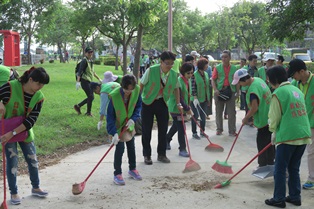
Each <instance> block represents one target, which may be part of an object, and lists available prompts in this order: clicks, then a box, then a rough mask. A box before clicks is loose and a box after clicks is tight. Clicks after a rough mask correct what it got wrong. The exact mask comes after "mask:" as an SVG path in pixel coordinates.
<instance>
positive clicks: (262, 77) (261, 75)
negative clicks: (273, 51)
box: [258, 66, 266, 82]
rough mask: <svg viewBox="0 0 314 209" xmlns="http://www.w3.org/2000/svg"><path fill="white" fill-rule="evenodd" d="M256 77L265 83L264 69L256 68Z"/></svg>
mask: <svg viewBox="0 0 314 209" xmlns="http://www.w3.org/2000/svg"><path fill="white" fill-rule="evenodd" d="M258 77H259V78H261V79H263V81H265V82H266V69H265V67H264V66H263V67H260V68H258Z"/></svg>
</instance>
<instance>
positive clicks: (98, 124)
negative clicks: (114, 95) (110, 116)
mask: <svg viewBox="0 0 314 209" xmlns="http://www.w3.org/2000/svg"><path fill="white" fill-rule="evenodd" d="M102 123H103V121H102V120H101V121H99V122H98V123H97V130H98V131H99V130H100V129H101V127H102Z"/></svg>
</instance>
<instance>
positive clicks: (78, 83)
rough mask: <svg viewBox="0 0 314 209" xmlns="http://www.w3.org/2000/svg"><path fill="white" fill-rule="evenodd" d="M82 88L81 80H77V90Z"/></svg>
mask: <svg viewBox="0 0 314 209" xmlns="http://www.w3.org/2000/svg"><path fill="white" fill-rule="evenodd" d="M80 88H81V82H76V90H79V89H80Z"/></svg>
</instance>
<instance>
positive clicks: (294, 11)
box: [266, 0, 314, 41]
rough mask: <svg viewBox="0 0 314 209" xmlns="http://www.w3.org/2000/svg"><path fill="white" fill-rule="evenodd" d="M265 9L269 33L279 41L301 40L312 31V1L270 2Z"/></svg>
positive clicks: (284, 0)
mask: <svg viewBox="0 0 314 209" xmlns="http://www.w3.org/2000/svg"><path fill="white" fill-rule="evenodd" d="M266 9H267V12H268V14H269V15H270V22H271V27H269V31H270V32H271V34H272V37H274V38H276V39H278V40H280V41H283V40H284V39H285V38H287V39H288V40H298V39H303V38H304V37H305V32H306V31H307V30H313V29H314V12H313V11H314V1H313V0H270V1H269V2H268V4H267V6H266Z"/></svg>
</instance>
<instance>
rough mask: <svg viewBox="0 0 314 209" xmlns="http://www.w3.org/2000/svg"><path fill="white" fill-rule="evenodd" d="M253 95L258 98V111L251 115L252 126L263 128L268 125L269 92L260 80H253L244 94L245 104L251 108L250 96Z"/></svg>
mask: <svg viewBox="0 0 314 209" xmlns="http://www.w3.org/2000/svg"><path fill="white" fill-rule="evenodd" d="M251 94H255V95H256V96H257V97H258V102H259V104H258V110H257V112H256V113H255V114H254V115H253V118H254V126H255V127H256V128H263V127H265V126H266V125H267V124H268V112H269V106H270V100H271V92H270V89H269V88H268V86H267V84H266V83H265V82H264V81H263V80H262V79H261V78H254V81H253V82H252V84H251V85H250V86H249V88H248V90H247V93H246V103H247V104H248V107H249V108H250V107H251V101H250V96H251Z"/></svg>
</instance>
